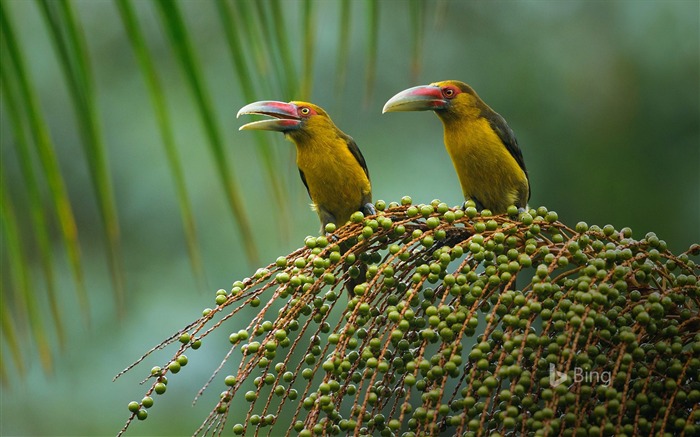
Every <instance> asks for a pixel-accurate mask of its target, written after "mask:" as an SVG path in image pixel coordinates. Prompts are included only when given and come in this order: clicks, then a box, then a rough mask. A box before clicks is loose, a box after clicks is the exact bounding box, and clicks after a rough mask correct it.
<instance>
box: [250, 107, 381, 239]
mask: <svg viewBox="0 0 700 437" xmlns="http://www.w3.org/2000/svg"><path fill="white" fill-rule="evenodd" d="M242 114H258V115H266V116H269V117H272V118H271V119H265V120H260V121H254V122H252V123H248V124H245V125H243V126H241V127H240V129H239V130H271V131H277V132H283V133H284V136H285V137H286V138H287V139H288V140H290V141H292V142H293V143H294V145H295V146H296V150H297V167H299V174H300V175H301V180H302V182H304V185H305V186H306V190H307V191H308V193H309V197H311V201H312V202H313V205H312V208H313V209H314V210H315V211H316V212H317V213H318V217H319V219H320V220H321V233H324V232H325V229H326V225H327V224H328V223H335V224H336V225H338V226H342V225H343V224H345V222H347V221H348V220H350V216H351V215H352V214H353V213H354V212H355V211H362V213H364V214H365V215H373V214H376V210H375V208H374V205H373V204H372V186H371V184H370V180H369V170H367V163H366V162H365V158H364V157H363V156H362V152H360V149H359V147H357V144H356V143H355V141H354V140H353V139H352V138H351V137H350V136H349V135H346V134H345V133H343V131H341V130H340V129H338V127H336V125H335V124H334V123H333V120H331V118H330V117H329V116H328V114H327V113H326V111H324V110H323V109H322V108H320V107H318V106H316V105H314V104H311V103H307V102H299V101H294V102H289V103H285V102H277V101H271V100H266V101H260V102H255V103H251V104H249V105H246V106H244V107H243V108H241V110H240V111H238V115H237V117H240V116H241V115H242Z"/></svg>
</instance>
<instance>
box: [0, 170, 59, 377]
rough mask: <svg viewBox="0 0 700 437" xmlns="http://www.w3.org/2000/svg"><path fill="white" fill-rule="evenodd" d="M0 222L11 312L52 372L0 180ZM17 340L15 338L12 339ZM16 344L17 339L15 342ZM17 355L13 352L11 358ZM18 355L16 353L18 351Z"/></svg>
mask: <svg viewBox="0 0 700 437" xmlns="http://www.w3.org/2000/svg"><path fill="white" fill-rule="evenodd" d="M0 186H1V187H2V188H1V189H0V205H1V207H0V222H2V234H3V237H4V238H3V241H4V243H5V244H6V245H7V249H8V252H9V253H10V256H8V257H7V258H8V261H9V263H10V278H11V286H10V288H11V289H12V290H13V293H12V294H13V295H14V304H15V305H13V309H14V310H15V312H16V313H18V314H20V315H21V317H22V319H28V321H29V327H30V329H31V331H32V337H33V338H34V341H35V343H36V347H37V350H38V351H39V361H40V362H41V365H42V367H43V368H44V371H46V372H48V371H50V370H51V368H52V366H53V363H52V358H51V347H50V346H49V341H48V339H47V337H46V329H45V328H44V326H43V322H42V317H41V314H40V312H39V309H40V306H39V302H38V299H37V296H36V293H35V290H34V288H33V286H32V281H31V273H30V272H29V270H28V263H27V257H26V251H25V248H24V247H23V245H22V242H21V241H20V238H19V236H20V231H19V226H18V223H17V217H16V215H15V211H14V209H15V208H14V205H13V203H12V200H11V199H10V196H9V195H8V193H7V192H6V190H7V184H6V183H5V181H4V178H2V179H0ZM9 304H10V303H9V302H8V299H6V296H5V293H4V292H3V294H2V306H3V307H5V306H7V305H9ZM14 338H15V339H16V338H17V336H14ZM14 341H16V340H14ZM12 343H13V340H9V341H8V344H9V346H10V350H13V346H12ZM15 353H16V352H13V355H14V354H15ZM17 353H18V352H17ZM20 360H21V357H20V356H16V357H15V362H19V361H20Z"/></svg>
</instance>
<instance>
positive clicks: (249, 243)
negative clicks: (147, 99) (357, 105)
mask: <svg viewBox="0 0 700 437" xmlns="http://www.w3.org/2000/svg"><path fill="white" fill-rule="evenodd" d="M157 4H158V7H159V8H158V9H159V11H160V13H161V18H162V20H163V25H164V26H165V30H166V32H167V34H168V37H169V38H170V42H171V44H172V48H173V50H175V53H176V55H177V58H178V60H179V62H180V66H181V67H182V69H183V70H184V72H185V76H186V79H187V83H188V84H189V86H190V89H191V90H192V92H193V94H194V97H195V101H196V103H197V106H198V107H199V111H198V113H199V114H200V116H201V117H202V124H203V125H204V129H205V132H206V134H207V137H208V138H209V146H210V147H209V149H210V151H211V152H212V154H213V156H214V162H215V164H216V168H217V170H218V172H219V179H220V181H221V184H222V185H223V188H224V190H225V192H226V197H227V199H228V203H229V206H230V208H231V211H232V212H233V215H234V217H235V218H236V222H237V224H238V230H239V235H240V237H241V239H242V240H243V246H244V248H245V251H246V254H247V255H248V259H249V260H250V261H251V262H252V263H254V264H255V263H256V262H257V259H258V252H257V248H256V246H255V242H254V241H253V237H252V236H253V232H252V230H251V227H250V222H249V220H248V217H247V214H246V210H245V208H244V203H243V198H242V196H241V194H240V189H239V187H238V184H237V182H236V180H235V178H234V175H233V168H232V167H231V166H230V165H229V162H228V158H227V155H226V151H225V150H224V142H223V139H222V138H221V132H220V130H219V126H218V124H217V123H216V120H215V117H214V111H213V110H212V107H211V102H210V100H209V95H208V94H207V92H206V87H205V85H204V79H202V77H201V74H200V72H199V63H198V62H197V61H196V59H195V57H194V53H193V51H192V48H191V46H190V41H189V36H188V33H187V28H186V27H185V23H184V22H183V20H182V16H181V14H180V10H179V8H178V6H177V3H176V2H172V1H168V0H158V3H157Z"/></svg>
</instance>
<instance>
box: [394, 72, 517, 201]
mask: <svg viewBox="0 0 700 437" xmlns="http://www.w3.org/2000/svg"><path fill="white" fill-rule="evenodd" d="M426 110H432V111H435V114H437V116H438V117H440V120H442V124H443V127H444V141H445V147H446V148H447V152H448V153H449V155H450V158H451V159H452V163H453V164H454V167H455V170H456V171H457V176H458V177H459V182H460V184H461V185H462V193H463V194H464V198H465V200H470V199H471V200H472V201H474V203H475V204H476V206H477V208H478V209H480V210H481V209H485V208H486V209H489V210H491V212H493V213H496V214H500V213H504V212H506V210H507V209H508V207H509V206H510V205H515V206H517V207H518V208H519V209H520V210H523V209H525V208H527V202H528V200H530V183H529V179H528V175H527V170H526V169H525V161H524V160H523V154H522V152H521V151H520V148H519V147H518V141H517V140H516V139H515V135H514V134H513V131H512V130H511V129H510V127H508V124H507V123H506V121H505V119H504V118H503V117H501V116H500V115H499V114H498V113H496V112H495V111H494V110H493V109H491V108H490V107H489V106H488V105H487V104H486V103H484V102H483V100H481V99H480V98H479V96H478V95H477V94H476V92H474V90H473V89H472V88H471V87H470V86H469V85H467V84H466V83H464V82H460V81H457V80H446V81H443V82H435V83H432V84H430V85H423V86H417V87H413V88H409V89H407V90H404V91H401V92H400V93H398V94H396V95H395V96H394V97H392V98H391V99H389V101H387V102H386V104H385V105H384V109H383V112H384V113H386V112H398V111H426Z"/></svg>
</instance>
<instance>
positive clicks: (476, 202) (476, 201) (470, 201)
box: [462, 197, 484, 211]
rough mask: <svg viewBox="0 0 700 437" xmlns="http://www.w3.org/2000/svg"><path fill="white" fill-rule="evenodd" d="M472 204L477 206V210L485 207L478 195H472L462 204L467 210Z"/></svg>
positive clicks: (463, 208)
mask: <svg viewBox="0 0 700 437" xmlns="http://www.w3.org/2000/svg"><path fill="white" fill-rule="evenodd" d="M470 206H473V207H474V208H476V210H477V211H481V210H483V209H484V205H483V204H482V203H481V202H479V199H477V198H476V197H472V198H470V199H467V200H466V201H464V203H463V204H462V210H466V209H467V208H469V207H470Z"/></svg>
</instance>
